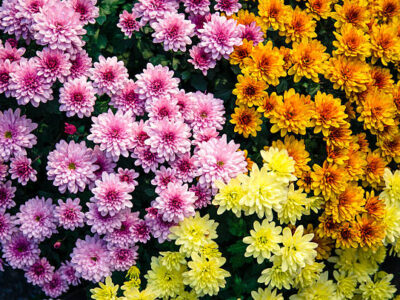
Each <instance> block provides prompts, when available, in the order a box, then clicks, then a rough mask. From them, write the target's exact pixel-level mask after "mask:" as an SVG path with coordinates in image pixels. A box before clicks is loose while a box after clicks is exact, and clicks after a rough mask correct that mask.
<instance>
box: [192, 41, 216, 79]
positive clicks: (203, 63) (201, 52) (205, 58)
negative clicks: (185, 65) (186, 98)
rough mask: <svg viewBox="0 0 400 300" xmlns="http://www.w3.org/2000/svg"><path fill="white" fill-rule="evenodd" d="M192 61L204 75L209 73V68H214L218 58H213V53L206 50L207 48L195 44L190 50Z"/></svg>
mask: <svg viewBox="0 0 400 300" xmlns="http://www.w3.org/2000/svg"><path fill="white" fill-rule="evenodd" d="M189 54H190V59H188V62H190V63H191V64H192V65H193V66H194V68H195V69H196V70H200V71H201V72H202V73H203V75H204V76H206V75H207V71H208V70H209V69H213V68H214V67H215V65H216V60H215V59H213V58H212V56H211V53H208V52H206V51H205V48H203V47H200V46H198V45H195V46H193V47H192V48H191V49H190V50H189Z"/></svg>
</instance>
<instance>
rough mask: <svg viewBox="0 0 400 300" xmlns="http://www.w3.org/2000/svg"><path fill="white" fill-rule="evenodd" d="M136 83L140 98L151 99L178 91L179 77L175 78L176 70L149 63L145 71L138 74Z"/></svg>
mask: <svg viewBox="0 0 400 300" xmlns="http://www.w3.org/2000/svg"><path fill="white" fill-rule="evenodd" d="M136 78H137V79H138V80H137V81H136V84H137V86H138V93H139V95H140V98H142V99H144V100H146V101H151V100H153V99H155V98H160V97H166V96H169V95H171V94H176V93H177V92H178V84H179V79H178V78H174V72H172V71H170V70H169V69H168V67H163V66H161V65H157V66H153V65H152V64H151V63H148V64H147V67H146V69H144V70H143V73H141V74H137V75H136Z"/></svg>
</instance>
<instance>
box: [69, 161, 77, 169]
mask: <svg viewBox="0 0 400 300" xmlns="http://www.w3.org/2000/svg"><path fill="white" fill-rule="evenodd" d="M68 169H69V170H76V165H75V163H73V162H70V163H69V164H68Z"/></svg>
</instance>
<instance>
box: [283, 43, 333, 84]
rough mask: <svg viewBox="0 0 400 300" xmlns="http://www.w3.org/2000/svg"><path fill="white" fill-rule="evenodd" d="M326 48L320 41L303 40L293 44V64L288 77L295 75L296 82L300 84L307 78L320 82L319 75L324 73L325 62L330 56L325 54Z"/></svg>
mask: <svg viewBox="0 0 400 300" xmlns="http://www.w3.org/2000/svg"><path fill="white" fill-rule="evenodd" d="M325 50H326V47H325V46H324V45H322V44H321V42H320V41H318V40H311V41H308V40H303V41H302V42H300V43H293V51H292V63H293V66H292V67H291V68H290V69H289V71H288V75H294V82H299V81H300V79H301V78H303V77H306V78H308V79H312V81H314V82H319V78H318V75H319V74H322V73H324V70H325V64H324V63H325V61H326V60H328V59H329V54H328V53H325Z"/></svg>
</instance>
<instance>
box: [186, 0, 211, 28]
mask: <svg viewBox="0 0 400 300" xmlns="http://www.w3.org/2000/svg"><path fill="white" fill-rule="evenodd" d="M195 1H196V0H195ZM189 20H190V22H192V23H193V24H194V25H195V26H196V27H195V28H196V33H197V34H198V33H199V29H202V28H203V26H204V24H205V23H207V22H208V21H210V20H211V14H210V13H206V14H204V15H201V14H194V13H191V14H190V15H189Z"/></svg>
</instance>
